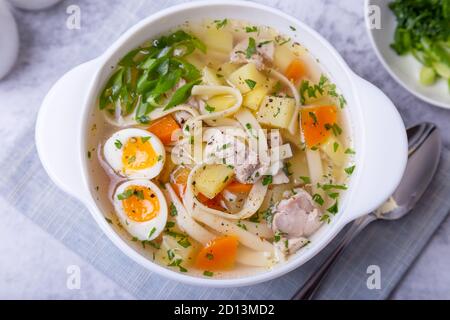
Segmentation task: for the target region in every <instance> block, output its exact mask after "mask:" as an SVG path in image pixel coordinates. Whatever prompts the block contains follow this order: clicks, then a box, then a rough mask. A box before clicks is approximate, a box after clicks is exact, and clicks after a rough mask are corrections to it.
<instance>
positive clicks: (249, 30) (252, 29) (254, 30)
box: [245, 26, 258, 33]
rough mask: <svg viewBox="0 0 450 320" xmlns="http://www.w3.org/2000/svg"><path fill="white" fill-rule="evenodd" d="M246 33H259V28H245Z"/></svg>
mask: <svg viewBox="0 0 450 320" xmlns="http://www.w3.org/2000/svg"><path fill="white" fill-rule="evenodd" d="M245 32H247V33H251V32H258V27H257V26H252V27H249V26H247V27H245Z"/></svg>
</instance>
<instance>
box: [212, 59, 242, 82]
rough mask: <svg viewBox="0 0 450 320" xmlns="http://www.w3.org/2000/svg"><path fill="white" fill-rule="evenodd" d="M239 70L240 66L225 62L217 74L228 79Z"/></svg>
mask: <svg viewBox="0 0 450 320" xmlns="http://www.w3.org/2000/svg"><path fill="white" fill-rule="evenodd" d="M238 68H239V65H237V64H234V63H231V62H225V63H224V64H222V65H221V66H220V67H219V69H218V70H217V73H218V74H220V75H221V76H223V77H226V78H228V77H229V76H230V74H232V73H233V72H235V71H236V70H237V69H238Z"/></svg>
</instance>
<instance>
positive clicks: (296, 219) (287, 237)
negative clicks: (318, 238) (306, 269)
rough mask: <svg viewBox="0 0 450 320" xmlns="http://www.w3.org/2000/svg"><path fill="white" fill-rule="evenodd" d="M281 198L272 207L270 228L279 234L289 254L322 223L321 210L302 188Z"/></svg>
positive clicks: (298, 247)
mask: <svg viewBox="0 0 450 320" xmlns="http://www.w3.org/2000/svg"><path fill="white" fill-rule="evenodd" d="M295 191H296V194H295V195H293V196H291V197H290V198H288V199H284V200H281V201H280V202H279V203H278V204H277V205H276V206H275V208H274V215H273V220H272V230H273V232H274V233H275V234H278V235H281V242H282V244H283V246H282V247H283V248H284V250H285V251H287V252H288V253H289V254H292V253H293V252H295V251H297V250H298V249H300V248H301V246H299V245H300V244H301V243H304V244H306V243H305V241H304V240H305V239H306V238H308V237H310V236H311V235H312V234H313V233H314V232H316V231H317V229H319V227H320V226H321V225H322V222H321V221H320V217H321V212H320V209H319V208H317V207H316V205H315V203H314V200H313V199H312V197H311V195H310V194H309V193H308V192H306V191H305V190H303V189H296V190H295Z"/></svg>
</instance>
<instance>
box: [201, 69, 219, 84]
mask: <svg viewBox="0 0 450 320" xmlns="http://www.w3.org/2000/svg"><path fill="white" fill-rule="evenodd" d="M202 80H203V82H204V83H205V84H207V85H210V86H221V85H223V83H222V81H221V80H220V79H219V77H217V75H216V73H215V72H214V70H212V69H211V68H209V67H204V68H203V70H202Z"/></svg>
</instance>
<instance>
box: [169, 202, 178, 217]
mask: <svg viewBox="0 0 450 320" xmlns="http://www.w3.org/2000/svg"><path fill="white" fill-rule="evenodd" d="M169 214H170V216H171V217H176V216H177V215H178V211H177V208H176V207H175V205H174V204H173V202H171V203H170V205H169Z"/></svg>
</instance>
